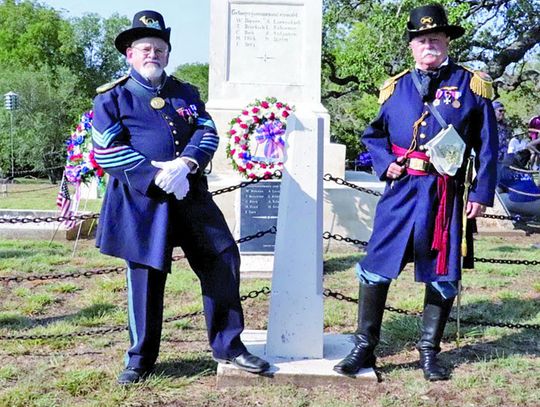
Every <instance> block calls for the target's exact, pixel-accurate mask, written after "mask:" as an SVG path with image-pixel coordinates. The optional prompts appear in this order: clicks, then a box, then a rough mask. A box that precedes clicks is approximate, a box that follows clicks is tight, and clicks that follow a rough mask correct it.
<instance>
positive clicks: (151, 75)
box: [139, 64, 163, 82]
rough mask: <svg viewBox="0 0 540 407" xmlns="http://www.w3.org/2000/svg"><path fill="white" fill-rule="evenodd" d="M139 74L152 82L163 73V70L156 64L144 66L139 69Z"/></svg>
mask: <svg viewBox="0 0 540 407" xmlns="http://www.w3.org/2000/svg"><path fill="white" fill-rule="evenodd" d="M139 73H140V74H141V75H142V76H143V77H144V78H146V79H148V80H149V81H150V82H152V81H154V80H156V79H159V78H160V77H161V74H162V73H163V68H162V67H161V66H159V65H156V64H146V65H144V66H142V67H141V71H140V72H139Z"/></svg>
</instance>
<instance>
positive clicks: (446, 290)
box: [356, 264, 458, 299]
mask: <svg viewBox="0 0 540 407" xmlns="http://www.w3.org/2000/svg"><path fill="white" fill-rule="evenodd" d="M356 275H357V276H358V279H359V280H360V282H361V283H362V284H390V283H391V282H392V279H391V278H388V277H383V276H380V275H379V274H376V273H372V272H370V271H367V270H366V269H364V268H363V267H362V266H361V265H360V264H357V265H356ZM428 285H430V286H431V287H433V289H434V290H436V291H438V292H439V294H441V296H442V297H443V298H444V299H449V298H454V297H455V296H456V295H457V293H458V282H457V281H432V282H430V283H426V286H428Z"/></svg>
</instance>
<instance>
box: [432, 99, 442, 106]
mask: <svg viewBox="0 0 540 407" xmlns="http://www.w3.org/2000/svg"><path fill="white" fill-rule="evenodd" d="M440 104H441V101H440V100H439V99H435V100H434V101H433V106H439V105H440Z"/></svg>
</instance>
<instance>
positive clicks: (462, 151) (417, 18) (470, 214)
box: [334, 4, 498, 381]
mask: <svg viewBox="0 0 540 407" xmlns="http://www.w3.org/2000/svg"><path fill="white" fill-rule="evenodd" d="M463 33H464V30H463V28H462V27H459V26H457V25H451V24H449V23H448V19H447V17H446V13H445V11H444V9H443V7H442V6H440V5H438V4H431V5H426V6H422V7H417V8H415V9H413V10H411V12H410V15H409V21H408V23H407V31H406V35H407V37H408V40H409V47H410V49H411V52H412V55H413V58H414V62H415V67H414V68H413V69H407V70H406V71H403V72H402V73H400V74H398V75H396V76H394V77H392V78H390V79H388V80H387V81H386V82H385V83H384V85H383V87H382V88H381V92H380V95H379V103H380V104H381V108H380V111H379V114H378V116H377V117H376V118H375V120H374V121H373V122H372V123H371V125H370V126H369V127H368V128H367V129H366V130H365V132H364V135H363V137H362V142H363V143H364V144H365V145H366V147H367V149H368V151H369V152H370V153H371V156H372V159H373V167H374V169H375V171H376V173H377V175H378V176H379V177H380V179H381V180H382V181H384V182H386V189H385V191H384V193H383V196H382V197H381V199H380V201H379V203H378V205H377V210H376V213H375V219H374V225H373V233H372V235H371V239H370V241H369V244H368V246H367V255H366V257H365V258H364V259H363V260H362V261H361V262H360V263H359V264H358V267H357V274H358V278H359V280H360V290H359V301H358V329H357V331H356V334H355V343H356V345H355V347H354V348H353V350H352V351H351V352H350V354H349V355H348V356H347V357H346V358H345V359H343V360H342V361H341V362H340V363H338V364H337V365H336V366H335V367H334V370H335V371H337V372H338V373H341V374H344V375H348V376H355V375H357V374H358V373H359V371H360V370H361V369H363V368H374V367H375V360H376V359H375V353H374V350H375V347H376V346H377V344H378V342H379V336H380V331H381V323H382V318H383V312H384V307H385V303H386V296H387V294H388V289H389V286H390V283H391V281H392V279H395V278H397V277H398V276H399V274H400V273H401V271H402V270H403V268H404V267H405V265H406V264H407V263H408V262H413V263H414V272H415V280H416V281H418V282H422V283H425V286H426V287H425V298H424V311H423V317H422V333H421V338H420V341H419V342H418V343H417V349H418V351H419V353H420V365H421V368H422V370H423V374H424V377H425V378H426V379H427V380H430V381H434V380H445V379H448V378H449V372H448V371H447V370H446V369H445V368H444V367H443V366H441V364H440V363H439V361H438V358H437V354H438V353H439V352H440V350H441V347H440V343H441V338H442V336H443V332H444V328H445V325H446V322H447V320H448V316H449V314H450V311H451V309H452V304H453V302H454V298H455V297H456V295H457V293H458V287H459V280H460V279H461V269H462V251H461V249H462V238H463V242H464V243H465V241H467V242H468V243H469V244H470V243H471V242H472V239H471V236H470V234H469V233H470V228H469V229H468V230H465V227H464V225H463V223H464V222H463V217H464V216H465V218H468V219H472V218H475V217H476V216H478V215H480V214H482V212H483V211H484V209H485V207H486V206H491V205H493V200H494V194H495V185H496V177H497V145H498V140H497V125H496V120H495V114H494V111H493V106H492V104H491V100H490V98H491V94H492V87H491V81H490V80H489V78H488V77H487V76H486V75H485V74H482V73H480V72H475V71H471V70H469V69H466V68H464V67H462V66H460V65H458V64H456V63H454V62H453V61H452V60H451V59H450V58H449V57H448V47H449V44H450V41H451V40H453V39H456V38H459V37H460V36H461V35H463ZM471 150H474V152H475V154H476V158H475V169H476V179H475V181H474V182H473V183H472V186H471V188H470V191H469V194H468V199H467V200H466V201H467V202H466V203H464V202H463V200H464V190H465V186H464V180H465V173H466V168H467V162H468V161H469V160H468V157H469V156H470V155H471ZM467 172H468V171H467ZM471 172H472V168H471ZM465 223H467V222H465ZM465 237H466V238H465ZM466 246H467V249H468V250H467V253H468V254H469V256H470V255H471V254H472V247H471V246H470V245H466Z"/></svg>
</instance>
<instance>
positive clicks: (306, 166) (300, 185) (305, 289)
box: [266, 110, 324, 358]
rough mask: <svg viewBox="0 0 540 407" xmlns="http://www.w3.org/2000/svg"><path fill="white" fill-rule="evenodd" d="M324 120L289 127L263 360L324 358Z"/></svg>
mask: <svg viewBox="0 0 540 407" xmlns="http://www.w3.org/2000/svg"><path fill="white" fill-rule="evenodd" d="M323 123H324V121H323V119H321V118H318V117H317V116H316V115H315V113H313V112H312V111H310V110H305V111H301V110H298V111H297V112H296V114H295V115H293V116H291V118H289V120H288V122H287V135H286V151H287V153H286V158H285V164H284V169H283V177H282V180H281V194H280V199H279V211H278V222H277V236H276V245H275V254H274V272H273V275H272V295H271V298H270V315H269V321H268V335H267V343H266V354H267V355H269V356H274V357H286V358H322V357H323V294H322V291H323V287H322V272H323V257H322V234H323V230H322V229H323V227H322V224H323V207H322V205H323V199H322V190H323V187H322V183H323V179H322V176H323V173H322V160H323V130H324V128H323Z"/></svg>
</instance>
